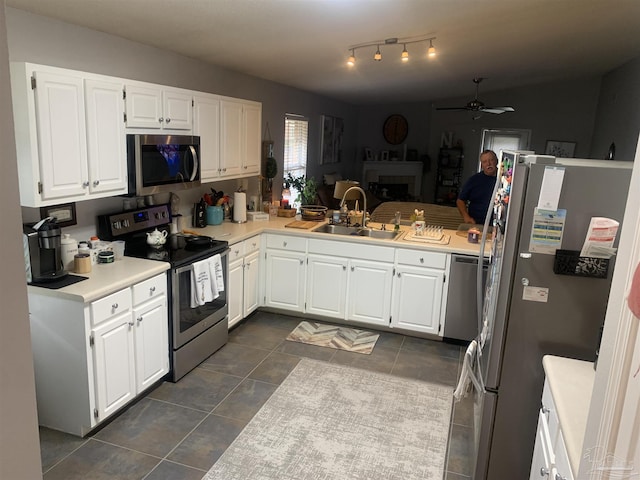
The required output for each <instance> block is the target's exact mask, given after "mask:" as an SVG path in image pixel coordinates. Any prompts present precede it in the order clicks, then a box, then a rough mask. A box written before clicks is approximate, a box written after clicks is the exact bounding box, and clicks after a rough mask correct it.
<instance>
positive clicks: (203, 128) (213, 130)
mask: <svg viewBox="0 0 640 480" xmlns="http://www.w3.org/2000/svg"><path fill="white" fill-rule="evenodd" d="M193 101H194V105H193V134H194V135H198V136H199V137H200V166H201V170H200V177H201V180H202V181H203V182H208V181H209V182H210V181H214V180H217V179H218V178H219V177H220V99H219V97H217V96H215V95H196V96H195V97H194V99H193Z"/></svg>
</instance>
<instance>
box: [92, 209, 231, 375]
mask: <svg viewBox="0 0 640 480" xmlns="http://www.w3.org/2000/svg"><path fill="white" fill-rule="evenodd" d="M170 223H171V214H170V210H169V205H155V206H151V207H145V208H141V209H136V210H129V211H126V212H120V213H115V214H111V215H101V216H99V217H98V235H99V236H100V238H101V239H104V240H125V242H126V246H125V256H130V257H138V258H147V259H150V260H157V261H162V262H168V263H170V264H171V269H170V270H169V282H168V283H169V285H168V291H169V331H170V335H169V338H170V353H171V372H170V374H169V379H170V380H171V381H174V382H175V381H177V380H179V379H180V378H182V377H183V376H184V375H186V374H187V373H188V372H189V371H191V370H192V369H193V368H195V367H196V366H198V365H199V364H200V363H201V362H202V361H203V360H205V359H206V358H207V357H209V356H210V355H211V354H212V353H214V352H215V351H216V350H218V349H219V348H220V347H222V346H223V345H224V344H225V343H227V338H228V333H227V332H228V306H227V293H228V288H227V287H228V284H227V282H228V251H229V246H228V243H227V242H225V241H221V240H213V239H212V238H211V237H205V236H199V237H195V236H188V235H182V234H175V235H169V234H168V233H167V237H166V242H165V243H164V245H161V246H159V247H155V246H150V245H149V244H148V243H147V233H150V232H152V231H154V230H155V229H158V230H159V231H160V232H164V231H167V232H168V230H169V224H170ZM216 255H219V256H220V257H219V262H220V263H219V264H220V265H221V267H222V281H223V282H224V289H223V290H219V289H218V290H219V291H218V296H217V297H216V298H215V299H214V300H212V301H208V302H206V303H203V304H202V305H196V306H194V307H192V306H191V305H192V303H193V302H192V296H191V294H192V291H191V285H192V284H191V276H192V272H193V269H194V267H193V266H194V264H196V265H197V264H199V262H201V261H204V260H208V259H212V258H213V257H215V256H216ZM215 260H218V259H217V258H215Z"/></svg>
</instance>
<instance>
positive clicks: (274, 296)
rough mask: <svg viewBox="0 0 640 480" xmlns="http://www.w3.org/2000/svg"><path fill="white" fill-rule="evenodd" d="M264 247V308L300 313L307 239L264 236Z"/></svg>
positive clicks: (302, 300) (303, 291)
mask: <svg viewBox="0 0 640 480" xmlns="http://www.w3.org/2000/svg"><path fill="white" fill-rule="evenodd" d="M265 244H266V250H265V282H264V305H265V306H266V307H273V308H278V309H282V310H288V311H293V312H304V301H305V293H306V289H305V284H306V278H307V262H306V259H307V253H306V251H307V239H306V238H303V237H290V236H287V235H276V234H267V235H266V238H265Z"/></svg>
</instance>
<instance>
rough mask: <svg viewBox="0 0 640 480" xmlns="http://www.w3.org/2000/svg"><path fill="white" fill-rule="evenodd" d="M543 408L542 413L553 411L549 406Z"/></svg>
mask: <svg viewBox="0 0 640 480" xmlns="http://www.w3.org/2000/svg"><path fill="white" fill-rule="evenodd" d="M541 410H542V413H544V414H545V415H546V414H547V413H549V412H550V411H551V410H550V409H549V407H545V406H543V407H542V409H541Z"/></svg>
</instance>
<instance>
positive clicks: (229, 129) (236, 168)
mask: <svg viewBox="0 0 640 480" xmlns="http://www.w3.org/2000/svg"><path fill="white" fill-rule="evenodd" d="M242 124H243V118H242V103H239V102H230V101H227V100H221V101H220V169H221V172H220V174H221V175H222V176H223V177H230V176H239V175H240V174H241V173H242V170H243V169H242V153H243V146H242V142H243V139H244V136H243V134H242Z"/></svg>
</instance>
